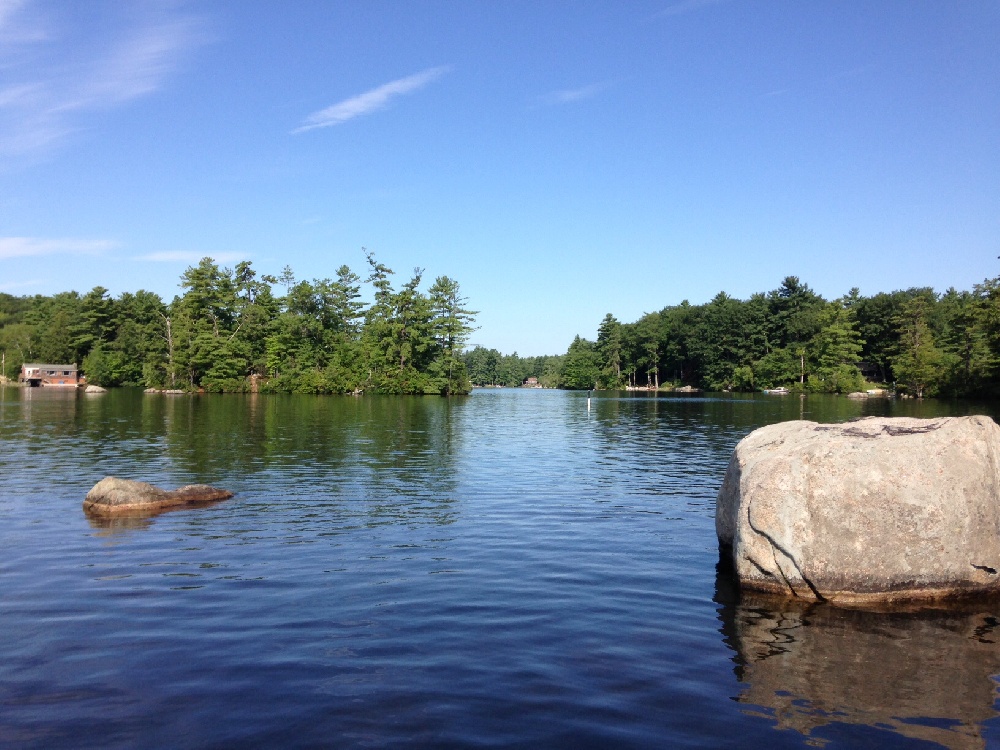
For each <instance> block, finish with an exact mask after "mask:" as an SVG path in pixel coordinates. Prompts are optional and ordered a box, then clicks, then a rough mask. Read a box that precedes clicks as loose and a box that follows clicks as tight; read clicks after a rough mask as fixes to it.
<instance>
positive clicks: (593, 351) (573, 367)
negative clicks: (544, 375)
mask: <svg viewBox="0 0 1000 750" xmlns="http://www.w3.org/2000/svg"><path fill="white" fill-rule="evenodd" d="M600 377H601V368H600V358H599V355H598V352H597V346H596V345H595V344H594V343H593V342H592V341H587V340H586V339H582V338H580V337H579V336H577V337H576V338H574V339H573V343H572V344H570V345H569V349H568V350H567V352H566V358H565V359H564V360H563V368H562V378H561V380H560V383H559V385H560V387H561V388H568V389H570V390H590V389H591V388H594V387H596V385H597V382H598V380H599V378H600Z"/></svg>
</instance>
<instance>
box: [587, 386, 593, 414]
mask: <svg viewBox="0 0 1000 750" xmlns="http://www.w3.org/2000/svg"><path fill="white" fill-rule="evenodd" d="M591 393H593V391H587V411H590V394H591Z"/></svg>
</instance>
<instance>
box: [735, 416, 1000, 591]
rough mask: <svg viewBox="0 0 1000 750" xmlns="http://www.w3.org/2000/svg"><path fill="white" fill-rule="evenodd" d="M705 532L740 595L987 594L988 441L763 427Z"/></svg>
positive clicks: (961, 427)
mask: <svg viewBox="0 0 1000 750" xmlns="http://www.w3.org/2000/svg"><path fill="white" fill-rule="evenodd" d="M715 528H716V532H717V534H718V536H719V542H720V544H721V547H722V552H723V554H724V555H729V554H731V555H732V562H733V565H734V567H735V570H736V574H737V576H738V578H739V581H740V584H741V586H743V587H745V588H747V589H751V590H757V591H763V592H771V593H776V594H782V595H785V596H792V597H798V598H802V599H807V600H820V601H822V600H830V601H835V602H841V603H861V604H864V603H872V602H889V603H891V602H896V601H906V600H921V599H942V598H949V597H955V596H961V595H964V594H974V593H981V592H993V591H1000V575H998V571H1000V427H998V426H997V424H996V423H995V422H994V421H993V420H992V419H990V418H988V417H981V416H976V417H947V418H941V419H910V418H887V417H870V418H867V419H861V420H857V421H854V422H848V423H845V424H817V423H815V422H804V421H795V422H782V423H779V424H774V425H769V426H767V427H763V428H761V429H759V430H755V431H754V432H752V433H750V434H749V435H747V437H745V438H744V439H743V440H741V441H740V443H739V444H738V445H737V446H736V450H735V451H734V452H733V457H732V459H731V460H730V462H729V468H728V469H727V471H726V477H725V480H724V481H723V484H722V488H721V489H720V490H719V496H718V500H717V502H716V515H715Z"/></svg>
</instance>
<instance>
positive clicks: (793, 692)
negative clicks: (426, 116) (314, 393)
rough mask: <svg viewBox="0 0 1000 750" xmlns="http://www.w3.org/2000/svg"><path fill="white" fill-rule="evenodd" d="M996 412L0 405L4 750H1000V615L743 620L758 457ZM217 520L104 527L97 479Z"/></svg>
mask: <svg viewBox="0 0 1000 750" xmlns="http://www.w3.org/2000/svg"><path fill="white" fill-rule="evenodd" d="M965 413H986V414H990V415H991V416H994V418H996V416H997V414H996V409H995V407H994V406H984V405H981V404H979V405H977V404H974V403H968V402H966V403H949V402H935V401H925V402H922V403H916V402H913V401H896V402H889V401H881V400H879V401H875V400H872V401H863V402H857V401H850V400H848V399H845V398H837V397H824V396H810V397H808V398H805V399H800V398H799V397H797V396H784V397H782V396H763V395H760V396H731V397H730V396H721V397H705V398H702V397H681V396H674V397H668V396H659V397H656V396H647V395H646V394H597V395H596V397H595V398H594V399H593V401H592V403H591V408H590V410H589V411H588V409H587V397H586V394H585V393H566V392H556V391H524V390H482V391H477V392H476V393H474V394H473V395H472V396H470V397H468V398H456V399H450V400H449V399H443V398H437V397H427V398H419V397H409V398H393V397H363V398H351V397H302V396H163V395H144V394H142V393H141V392H135V391H129V390H119V391H113V392H109V393H107V394H104V395H100V396H85V395H83V394H77V393H75V392H72V393H65V392H60V391H57V390H54V389H18V388H9V387H8V388H3V389H0V550H2V554H0V627H2V631H0V745H2V746H5V747H39V748H43V747H44V748H53V747H74V748H75V747H101V748H108V747H118V748H134V747H219V748H222V747H234V746H240V747H248V746H255V747H264V746H268V747H344V748H352V747H373V748H374V747H378V748H381V747H532V748H535V747H559V748H581V747H583V748H586V747H595V748H597V747H635V748H649V747H705V748H714V747H830V748H854V747H941V746H944V747H950V748H982V747H1000V713H998V702H997V697H998V694H997V687H998V679H1000V645H998V644H997V640H998V639H1000V632H998V624H1000V605H996V604H991V603H981V604H978V605H976V606H973V607H970V608H966V609H964V610H961V611H956V610H952V611H946V612H934V611H925V612H918V613H913V614H871V613H857V612H849V611H843V610H837V609H834V608H831V607H828V606H813V607H799V608H796V607H794V606H791V605H787V606H780V607H779V606H778V605H775V604H773V603H768V602H763V601H754V600H750V599H747V598H744V599H743V600H742V601H738V600H737V597H736V596H735V595H734V592H733V588H732V585H731V582H730V581H729V580H728V579H727V578H726V577H725V576H724V575H720V574H719V573H717V563H718V559H719V555H718V548H717V543H716V538H715V527H714V505H715V496H716V493H717V491H718V488H719V486H720V484H721V482H722V477H723V473H724V470H725V466H726V463H727V461H728V459H729V456H730V453H731V451H732V449H733V447H734V446H735V444H736V442H737V441H738V440H739V439H740V438H741V437H743V436H744V435H745V434H747V433H748V432H749V431H750V430H752V429H754V428H756V427H759V426H762V425H765V424H769V423H772V422H777V421H783V420H788V419H798V418H805V419H813V420H816V421H824V422H832V421H843V420H846V419H851V418H854V417H857V416H862V415H868V414H893V415H896V416H900V415H913V416H938V415H943V414H965ZM109 474H113V475H118V476H124V477H129V478H134V479H141V480H145V481H150V482H153V483H155V484H161V485H165V486H170V487H174V486H178V485H181V484H188V483H195V482H205V483H210V484H216V485H219V486H223V487H226V488H229V489H232V490H234V491H236V492H237V493H238V494H237V495H236V497H234V498H233V499H231V500H228V501H226V502H223V503H219V504H216V505H213V506H211V507H206V508H199V509H192V510H182V511H174V512H170V513H164V514H161V515H159V516H156V517H153V518H148V519H131V520H130V521H128V522H116V523H114V524H111V525H107V524H102V523H99V522H97V521H93V520H90V519H88V517H87V516H86V515H85V514H84V513H83V511H82V509H81V503H82V500H83V497H84V495H85V494H86V492H87V491H88V490H89V489H90V487H91V486H93V485H94V484H95V483H96V482H97V481H98V480H99V479H101V478H102V477H104V476H105V475H109Z"/></svg>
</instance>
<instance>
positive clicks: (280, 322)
mask: <svg viewBox="0 0 1000 750" xmlns="http://www.w3.org/2000/svg"><path fill="white" fill-rule="evenodd" d="M365 257H366V260H367V263H368V275H367V278H366V279H364V281H363V280H362V278H361V277H360V276H359V275H358V274H356V273H355V272H354V271H352V270H351V269H350V268H349V267H348V266H346V265H344V266H341V267H340V268H339V269H337V275H336V278H335V279H314V280H312V281H300V280H297V279H296V278H295V276H294V274H293V272H292V270H291V269H290V268H288V267H286V268H285V269H284V271H283V272H282V274H281V275H280V276H277V277H275V276H270V275H267V274H260V275H258V273H257V272H256V271H255V270H254V268H253V267H252V265H251V263H250V262H246V261H245V262H242V263H238V264H237V265H236V267H235V268H234V269H228V268H220V267H219V266H218V265H217V264H216V263H215V262H214V261H213V259H211V258H204V259H202V261H201V262H200V263H198V265H196V266H191V267H189V268H187V270H185V271H184V273H183V274H182V275H181V279H180V287H181V289H182V290H183V293H182V294H180V295H178V296H175V297H174V299H173V300H172V301H171V302H169V303H166V302H164V301H163V300H162V299H161V298H160V297H159V296H158V295H156V294H154V293H152V292H148V291H138V292H135V293H128V292H127V293H124V294H122V295H121V296H119V297H118V298H111V297H110V296H109V294H108V290H107V289H105V288H104V287H100V286H99V287H95V288H94V289H92V290H91V291H90V292H88V293H86V294H84V295H82V296H81V295H80V294H78V293H77V292H64V293H60V294H56V295H53V296H42V295H36V296H33V297H14V296H11V295H8V294H0V350H2V351H3V352H4V370H5V372H3V373H2V374H4V375H5V376H7V377H8V378H10V379H16V378H17V375H18V373H19V372H20V369H21V365H22V364H23V363H32V362H46V363H75V364H77V365H79V366H80V367H81V369H82V370H83V372H84V373H85V375H86V377H87V381H88V382H89V383H92V384H95V385H101V386H125V385H127V386H145V387H152V388H168V389H185V390H204V391H210V392H211V391H215V392H245V391H249V390H259V391H262V392H275V393H281V392H284V393H361V392H375V393H398V394H404V393H405V394H418V393H426V394H442V395H450V394H457V393H468V392H469V390H470V388H471V385H470V383H469V379H468V376H467V374H466V370H465V364H464V361H463V359H462V357H461V353H462V351H463V349H464V347H465V344H466V342H467V340H468V336H469V335H470V334H471V332H472V331H473V330H474V327H473V323H474V320H475V314H476V313H475V312H474V311H471V310H469V309H468V308H467V303H466V300H465V298H464V297H463V296H462V294H461V291H460V288H459V285H458V283H457V282H456V281H454V280H453V279H450V278H448V277H447V276H440V277H438V278H437V279H435V281H434V283H433V284H432V285H430V287H429V288H428V289H427V290H426V291H423V290H422V289H421V282H422V280H423V274H424V271H423V269H420V268H417V269H414V271H413V274H412V275H411V277H410V279H409V280H408V281H406V282H405V283H403V284H401V285H398V286H396V285H394V283H393V276H394V274H393V271H392V270H391V269H390V268H388V267H386V266H385V265H384V264H382V263H380V262H379V261H378V260H377V259H376V258H375V256H374V255H373V254H372V253H370V252H367V251H365ZM363 283H367V284H369V285H370V286H371V291H372V302H371V303H370V304H366V303H364V302H363V301H362V300H361V285H362V284H363ZM276 288H284V291H285V293H284V294H283V295H282V294H276V293H275V289H276Z"/></svg>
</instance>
